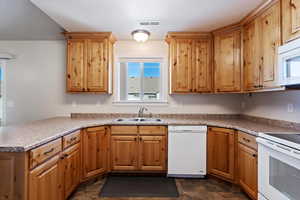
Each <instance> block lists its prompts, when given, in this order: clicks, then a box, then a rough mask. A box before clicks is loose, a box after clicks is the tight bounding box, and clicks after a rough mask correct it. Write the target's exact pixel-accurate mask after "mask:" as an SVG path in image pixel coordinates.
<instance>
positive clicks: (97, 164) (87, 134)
mask: <svg viewBox="0 0 300 200" xmlns="http://www.w3.org/2000/svg"><path fill="white" fill-rule="evenodd" d="M108 138H109V137H108V135H107V130H106V127H93V128H87V129H85V130H84V132H83V178H84V179H86V178H89V177H92V176H95V175H99V174H103V173H105V172H106V170H107V164H108V152H107V148H108Z"/></svg>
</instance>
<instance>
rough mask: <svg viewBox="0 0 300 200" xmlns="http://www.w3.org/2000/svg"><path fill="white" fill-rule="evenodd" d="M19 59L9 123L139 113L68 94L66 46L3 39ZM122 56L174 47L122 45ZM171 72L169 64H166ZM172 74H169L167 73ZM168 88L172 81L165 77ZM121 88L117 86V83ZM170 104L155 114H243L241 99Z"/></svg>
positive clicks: (12, 66)
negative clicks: (72, 115) (82, 114)
mask: <svg viewBox="0 0 300 200" xmlns="http://www.w3.org/2000/svg"><path fill="white" fill-rule="evenodd" d="M1 51H2V52H3V51H4V52H9V53H13V54H15V55H16V56H17V58H16V59H15V60H12V61H9V63H8V65H7V102H8V103H7V107H8V108H7V121H8V123H9V124H13V123H20V122H26V121H31V120H37V119H43V118H48V117H53V116H61V115H64V116H68V115H69V114H70V113H72V112H86V113H90V112H93V113H95V112H125V113H126V112H137V110H138V105H122V104H115V103H113V102H114V100H115V97H114V96H110V95H95V94H66V93H65V65H66V63H65V62H66V55H65V42H63V41H0V52H1ZM115 55H116V59H117V58H118V57H129V56H130V57H131V56H133V57H148V56H150V57H155V56H159V57H163V58H164V59H165V60H166V61H167V56H168V48H167V45H166V44H165V43H164V42H163V41H151V42H147V43H144V44H138V43H136V42H128V41H119V42H117V43H116V46H115ZM164 70H165V72H167V65H166V64H165V65H164ZM165 75H166V76H167V73H165ZM164 78H165V79H164V86H165V90H166V89H167V81H168V79H167V77H164ZM115 85H116V84H115ZM168 101H169V103H168V104H165V105H149V106H148V107H149V108H150V111H152V112H154V113H213V114H217V113H222V114H236V113H240V111H241V110H240V95H234V94H227V95H213V94H207V95H203V94H201V95H200V94H197V95H172V96H169V95H168Z"/></svg>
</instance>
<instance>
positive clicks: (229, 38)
mask: <svg viewBox="0 0 300 200" xmlns="http://www.w3.org/2000/svg"><path fill="white" fill-rule="evenodd" d="M214 42H215V43H214V44H215V55H214V56H215V66H214V70H215V74H214V75H215V77H214V78H215V79H214V80H215V81H214V83H215V84H214V85H215V91H216V92H240V91H241V75H242V74H241V72H242V71H241V62H240V60H241V31H240V28H239V27H236V28H234V29H232V30H224V31H222V30H221V31H217V32H215V33H214Z"/></svg>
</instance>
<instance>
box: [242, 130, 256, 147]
mask: <svg viewBox="0 0 300 200" xmlns="http://www.w3.org/2000/svg"><path fill="white" fill-rule="evenodd" d="M239 143H241V144H244V145H246V146H248V147H250V148H252V149H255V150H257V143H256V137H255V136H252V135H249V134H247V133H243V132H241V131H239Z"/></svg>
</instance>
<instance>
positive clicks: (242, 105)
mask: <svg viewBox="0 0 300 200" xmlns="http://www.w3.org/2000/svg"><path fill="white" fill-rule="evenodd" d="M241 108H242V109H245V108H246V102H244V101H243V102H242V103H241Z"/></svg>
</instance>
